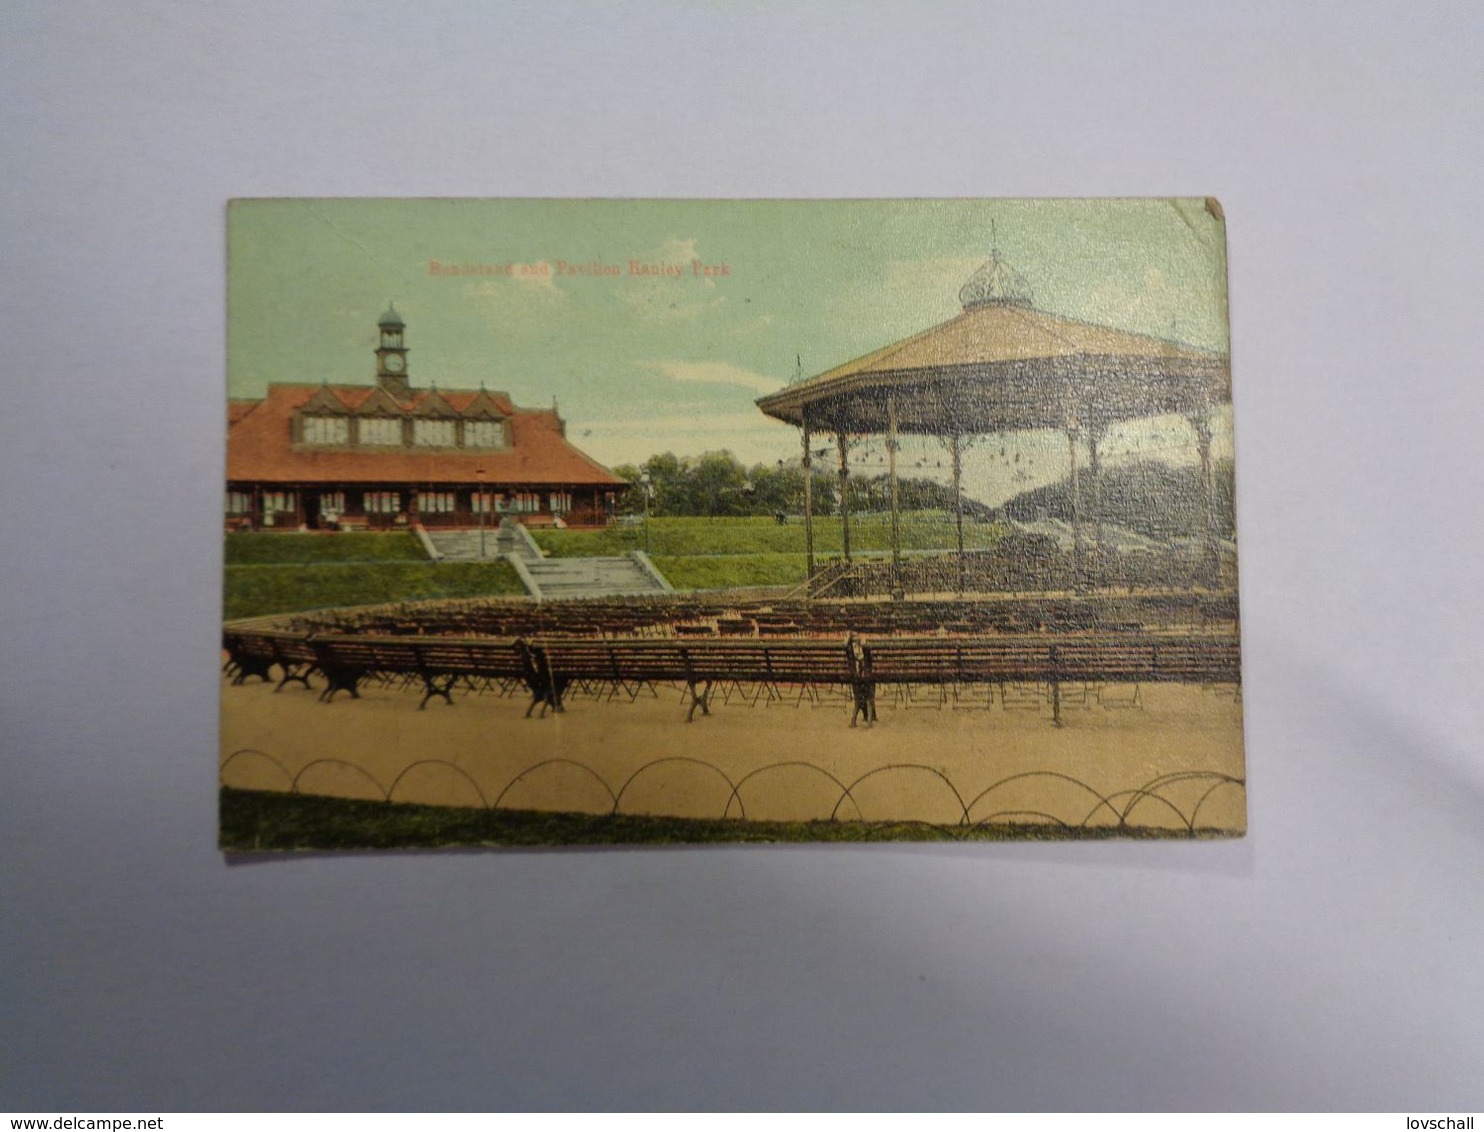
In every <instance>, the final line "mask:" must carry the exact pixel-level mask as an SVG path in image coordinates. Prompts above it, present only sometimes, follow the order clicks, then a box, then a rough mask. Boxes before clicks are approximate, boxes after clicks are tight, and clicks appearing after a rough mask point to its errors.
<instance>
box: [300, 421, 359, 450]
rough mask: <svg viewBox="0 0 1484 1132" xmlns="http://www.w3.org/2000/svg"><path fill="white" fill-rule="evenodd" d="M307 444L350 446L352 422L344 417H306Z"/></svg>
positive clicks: (304, 434)
mask: <svg viewBox="0 0 1484 1132" xmlns="http://www.w3.org/2000/svg"><path fill="white" fill-rule="evenodd" d="M303 429H304V431H303V437H304V443H305V444H349V443H350V422H349V421H348V420H346V419H345V418H344V417H305V418H304V420H303Z"/></svg>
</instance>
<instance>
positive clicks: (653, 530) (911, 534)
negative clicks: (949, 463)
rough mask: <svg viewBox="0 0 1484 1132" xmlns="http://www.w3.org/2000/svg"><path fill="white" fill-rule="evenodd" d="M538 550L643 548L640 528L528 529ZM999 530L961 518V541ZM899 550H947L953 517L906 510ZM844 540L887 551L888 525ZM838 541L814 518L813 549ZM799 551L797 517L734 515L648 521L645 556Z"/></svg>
mask: <svg viewBox="0 0 1484 1132" xmlns="http://www.w3.org/2000/svg"><path fill="white" fill-rule="evenodd" d="M532 533H533V534H534V536H535V538H536V542H537V543H538V544H539V545H540V547H541V549H542V550H544V551H546V552H547V553H548V554H550V555H551V556H552V557H553V558H567V557H573V556H580V555H589V554H624V553H626V552H627V551H630V550H635V549H643V548H644V544H645V539H644V528H643V527H642V526H633V527H609V528H607V529H605V530H600V531H554V530H542V531H533V532H532ZM1003 533H1004V531H1003V528H1001V527H1000V526H998V525H996V524H993V523H980V522H976V521H975V520H973V519H970V518H968V517H965V519H964V545H965V546H966V547H969V548H979V547H989V546H993V545H994V544H995V543H996V542H997V541H999V539H1000V538H1001V537H1002V536H1003ZM901 536H902V547H903V549H905V550H930V549H945V550H946V549H949V548H951V547H953V545H954V525H953V516H952V515H951V514H949V513H947V512H942V511H919V512H910V513H908V514H905V515H903V516H902V520H901ZM850 544H851V547H852V549H854V550H889V549H891V524H890V521H889V520H888V519H887V517H886V516H885V515H859V516H852V517H851V520H850ZM843 545H844V544H843V541H842V535H841V529H840V520H839V518H838V517H833V518H825V519H820V520H817V521H816V523H815V525H814V551H815V553H816V554H819V555H829V554H839V553H841V551H842V549H843ZM803 553H804V524H803V523H802V522H800V521H798V520H797V519H794V520H792V521H790V522H789V523H787V524H785V525H784V526H779V525H778V524H777V523H776V522H774V521H773V520H772V519H770V518H767V517H765V516H761V517H757V518H738V519H680V518H659V519H651V520H650V523H649V554H650V556H651V557H658V556H660V555H666V556H670V557H678V556H687V555H707V554H800V555H802V554H803Z"/></svg>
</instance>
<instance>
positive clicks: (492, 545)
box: [428, 524, 667, 598]
mask: <svg viewBox="0 0 1484 1132" xmlns="http://www.w3.org/2000/svg"><path fill="white" fill-rule="evenodd" d="M428 538H429V540H430V541H431V542H432V544H433V547H434V549H435V550H437V552H438V554H439V555H440V556H441V558H440V560H441V561H443V562H480V561H494V560H497V559H501V558H513V559H518V560H519V562H520V565H521V568H522V570H523V571H524V574H525V577H526V578H528V579H529V580H530V583H531V584H532V585H534V586H535V596H537V597H546V598H579V597H632V596H635V595H640V594H651V593H662V592H664V591H665V589H666V588H667V587H666V586H665V585H664V583H662V582H660V581H659V580H657V579H656V578H655V577H654V575H653V574H651V573H650V572H649V571H648V570H646V569H645V568H644V567H643V566H642V565H641V564H640V563H639V562H637V561H635V559H633V558H632V557H629V556H620V557H599V558H546V557H543V556H542V555H541V554H540V552H539V551H537V550H536V549H535V548H534V547H533V546H532V545H531V543H530V541H529V540H528V539H526V538H525V537H523V536H522V534H521V532H520V531H519V530H518V529H517V528H515V527H514V526H512V525H510V524H502V526H500V527H499V528H495V529H487V530H486V531H485V532H484V538H483V547H482V549H483V554H481V553H480V551H481V540H480V532H479V531H477V530H474V531H439V532H436V533H435V532H433V531H429V532H428ZM528 588H529V587H528Z"/></svg>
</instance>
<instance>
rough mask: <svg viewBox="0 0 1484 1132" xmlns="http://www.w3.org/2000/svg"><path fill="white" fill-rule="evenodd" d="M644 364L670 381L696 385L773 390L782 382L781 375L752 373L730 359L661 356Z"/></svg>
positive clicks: (759, 391)
mask: <svg viewBox="0 0 1484 1132" xmlns="http://www.w3.org/2000/svg"><path fill="white" fill-rule="evenodd" d="M644 364H645V365H648V366H650V367H652V368H653V369H654V370H655V371H656V372H658V373H660V374H662V375H663V376H665V377H668V378H669V379H670V380H671V381H685V382H691V383H694V384H696V385H738V386H741V387H742V388H744V389H751V390H753V391H754V392H756V393H776V392H777V391H778V390H780V389H782V388H783V386H784V384H785V382H784V381H782V380H781V379H780V378H776V377H769V376H768V375H767V374H762V373H755V372H753V371H752V370H750V369H744V368H743V367H742V366H738V365H733V364H732V363H731V362H686V361H679V360H661V361H649V362H646V363H644Z"/></svg>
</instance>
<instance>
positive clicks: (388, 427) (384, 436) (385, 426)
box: [357, 417, 402, 448]
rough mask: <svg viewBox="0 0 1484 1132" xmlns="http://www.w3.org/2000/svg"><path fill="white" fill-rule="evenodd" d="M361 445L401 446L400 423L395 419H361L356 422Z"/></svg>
mask: <svg viewBox="0 0 1484 1132" xmlns="http://www.w3.org/2000/svg"><path fill="white" fill-rule="evenodd" d="M357 429H358V432H359V434H360V442H361V443H362V444H380V445H388V446H390V445H396V446H397V447H399V448H400V447H401V445H402V422H401V421H400V420H398V419H397V418H396V417H362V418H361V419H360V421H358V422H357Z"/></svg>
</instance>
